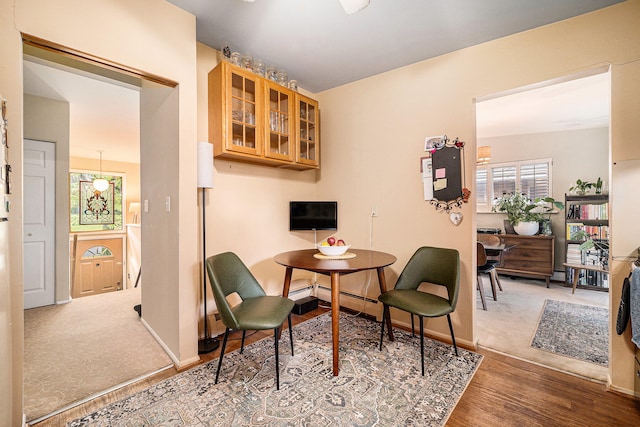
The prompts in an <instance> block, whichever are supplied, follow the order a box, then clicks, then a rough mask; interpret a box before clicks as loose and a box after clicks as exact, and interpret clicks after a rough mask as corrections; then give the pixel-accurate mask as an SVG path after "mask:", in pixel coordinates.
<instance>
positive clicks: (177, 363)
mask: <svg viewBox="0 0 640 427" xmlns="http://www.w3.org/2000/svg"><path fill="white" fill-rule="evenodd" d="M140 322H142V324H143V325H144V327H145V328H146V329H147V331H149V333H150V334H151V336H152V337H153V339H155V340H156V341H157V343H158V344H160V347H162V349H163V350H164V351H165V353H167V355H168V356H169V358H170V359H171V360H172V361H173V364H174V365H175V367H176V369H180V368H181V367H184V366H188V365H191V364H194V363H196V362H199V361H200V357H199V356H196V357H195V358H191V359H187V360H183V361H180V359H178V358H177V357H176V355H175V354H173V352H172V351H171V350H170V349H169V347H168V346H167V345H166V344H165V343H164V341H162V339H160V337H159V336H158V334H156V332H155V331H154V330H153V328H152V327H151V326H149V324H148V323H147V322H145V320H144V319H143V318H141V319H140Z"/></svg>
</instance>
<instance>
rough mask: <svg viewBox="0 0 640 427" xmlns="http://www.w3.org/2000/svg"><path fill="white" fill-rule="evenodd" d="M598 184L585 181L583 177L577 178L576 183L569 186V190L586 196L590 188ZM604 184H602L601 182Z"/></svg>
mask: <svg viewBox="0 0 640 427" xmlns="http://www.w3.org/2000/svg"><path fill="white" fill-rule="evenodd" d="M595 186H596V184H595V183H593V182H589V181H583V180H581V179H578V180H576V185H574V186H573V187H570V188H569V191H575V192H576V194H577V195H578V196H584V195H585V194H587V191H589V189H590V188H593V187H595ZM600 186H602V184H600Z"/></svg>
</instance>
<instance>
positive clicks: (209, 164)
mask: <svg viewBox="0 0 640 427" xmlns="http://www.w3.org/2000/svg"><path fill="white" fill-rule="evenodd" d="M198 188H200V189H202V300H203V302H204V338H203V339H201V340H198V354H204V353H211V352H212V351H213V350H215V349H216V348H218V346H219V345H220V343H219V342H218V340H217V339H216V338H211V336H210V335H209V328H208V316H207V232H206V227H205V224H206V222H207V219H206V216H205V209H204V208H205V195H206V193H207V188H213V145H212V144H209V143H208V142H206V141H205V142H198Z"/></svg>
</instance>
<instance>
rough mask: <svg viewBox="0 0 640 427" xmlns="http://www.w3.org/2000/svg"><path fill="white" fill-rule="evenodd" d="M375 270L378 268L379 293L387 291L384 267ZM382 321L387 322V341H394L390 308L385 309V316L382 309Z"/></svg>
mask: <svg viewBox="0 0 640 427" xmlns="http://www.w3.org/2000/svg"><path fill="white" fill-rule="evenodd" d="M377 270H378V284H379V285H380V293H381V294H383V293H385V292H387V279H386V278H385V276H384V267H380V268H378V269H377ZM382 321H383V322H387V331H388V333H389V341H394V340H395V337H394V336H393V329H391V310H387V315H386V316H385V313H384V311H383V313H382Z"/></svg>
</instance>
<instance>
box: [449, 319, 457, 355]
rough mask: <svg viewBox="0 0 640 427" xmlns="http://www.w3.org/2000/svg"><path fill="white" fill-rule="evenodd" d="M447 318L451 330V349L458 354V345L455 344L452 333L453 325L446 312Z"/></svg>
mask: <svg viewBox="0 0 640 427" xmlns="http://www.w3.org/2000/svg"><path fill="white" fill-rule="evenodd" d="M447 320H448V321H449V331H451V341H453V349H454V350H455V352H456V356H458V347H457V346H456V337H455V335H453V325H452V324H451V316H450V315H448V314H447Z"/></svg>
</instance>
